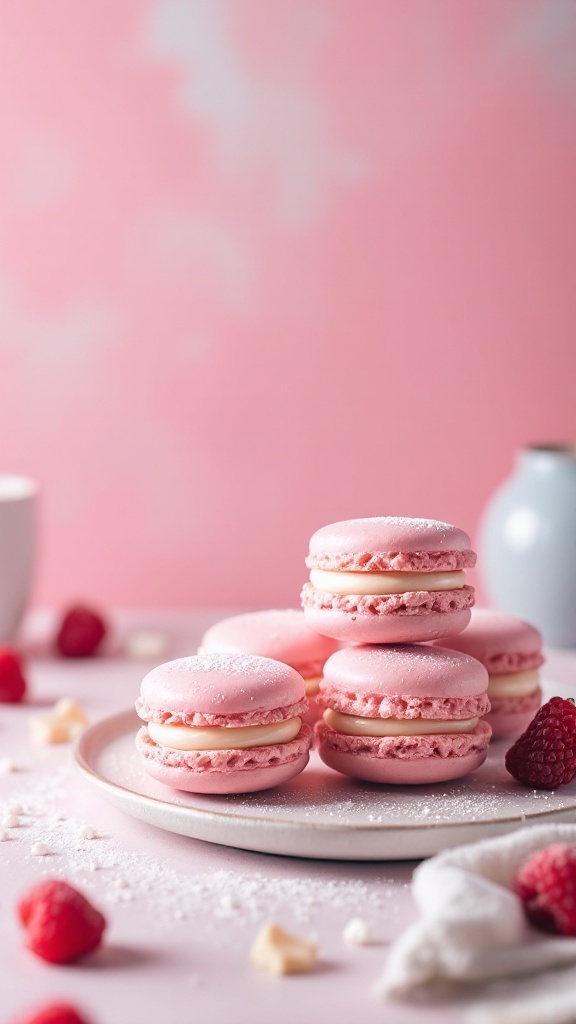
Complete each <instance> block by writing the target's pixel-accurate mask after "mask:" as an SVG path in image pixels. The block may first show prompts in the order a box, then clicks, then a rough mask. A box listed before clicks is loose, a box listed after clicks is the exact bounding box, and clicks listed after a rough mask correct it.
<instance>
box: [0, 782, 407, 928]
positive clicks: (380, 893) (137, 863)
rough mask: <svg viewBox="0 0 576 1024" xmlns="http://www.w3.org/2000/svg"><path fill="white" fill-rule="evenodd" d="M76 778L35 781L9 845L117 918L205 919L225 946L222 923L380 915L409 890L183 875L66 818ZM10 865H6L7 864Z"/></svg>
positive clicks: (217, 872) (386, 882)
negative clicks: (137, 907) (137, 906)
mask: <svg viewBox="0 0 576 1024" xmlns="http://www.w3.org/2000/svg"><path fill="white" fill-rule="evenodd" d="M73 774H74V776H75V773H73V771H72V769H71V768H69V767H66V768H62V769H60V770H58V771H57V772H55V773H54V774H52V775H45V776H43V777H41V778H38V777H36V778H35V780H34V782H33V783H31V784H29V785H28V787H27V788H26V789H25V790H22V791H21V792H20V793H18V797H19V799H20V800H21V804H22V808H23V818H24V820H23V825H24V826H25V827H23V828H22V829H21V830H20V831H19V834H18V836H17V837H12V836H11V837H10V840H9V843H8V844H7V845H9V846H10V847H11V848H12V855H13V856H14V855H17V856H18V857H20V858H25V859H30V860H34V861H36V863H37V868H36V877H37V876H38V874H40V876H41V877H52V878H64V879H66V880H67V881H68V882H70V883H71V884H73V885H77V886H78V887H79V888H81V890H82V891H83V892H86V893H87V894H91V896H92V897H93V899H94V901H95V902H96V903H97V904H98V905H99V906H102V907H105V906H106V904H109V905H114V906H115V907H116V908H117V909H116V910H115V911H114V913H115V914H117V913H120V912H121V910H122V906H123V905H125V904H130V903H139V902H140V903H142V904H143V905H145V907H146V910H147V913H148V914H149V915H150V916H151V919H153V920H154V927H155V928H159V929H164V930H166V929H171V928H172V927H173V926H174V921H183V922H186V921H187V920H189V919H192V920H196V919H197V916H198V915H202V918H203V927H204V928H208V929H209V930H210V929H212V930H214V931H217V932H218V940H219V941H222V942H223V943H225V942H226V941H232V940H233V937H232V936H231V934H230V931H229V928H228V927H226V928H223V927H222V922H223V921H226V922H227V925H234V926H237V927H245V928H251V929H253V927H254V924H255V923H257V922H260V921H262V920H263V919H266V918H267V917H269V916H271V915H284V916H286V915H288V916H292V917H293V918H294V919H295V920H297V921H299V922H308V921H311V920H313V917H314V913H315V912H318V911H320V910H322V909H326V908H331V909H333V910H336V911H341V912H342V913H345V914H346V915H350V914H351V913H353V912H356V911H357V909H358V907H360V906H362V905H365V906H366V907H369V908H370V911H371V913H375V914H376V913H377V912H379V911H381V910H382V909H383V907H385V906H386V907H388V906H389V904H390V901H391V897H393V895H394V892H395V890H396V889H399V888H404V885H403V883H398V882H395V881H394V880H392V879H389V878H387V877H386V876H385V874H384V873H383V874H382V876H381V877H380V878H379V879H377V880H376V882H377V885H376V886H375V885H374V883H373V882H371V883H370V884H368V883H367V882H365V881H363V880H359V879H345V878H344V879H336V880H334V879H329V878H326V879H319V878H317V877H316V878H314V880H312V879H310V878H308V877H307V875H306V874H304V875H303V876H302V877H298V876H296V877H294V876H290V877H285V876H281V875H280V873H279V872H273V873H272V875H267V874H265V873H264V872H261V871H258V870H255V871H244V872H238V871H236V870H225V869H214V870H203V871H195V870H194V865H193V861H191V862H190V868H189V870H186V871H180V870H178V869H176V868H173V867H171V866H169V865H168V864H167V863H166V860H165V859H163V858H161V857H158V858H156V857H153V856H151V855H149V854H147V853H145V852H143V851H142V850H136V851H131V850H129V849H126V848H125V847H123V846H122V844H121V843H119V842H118V841H117V839H115V837H114V836H113V835H112V834H110V833H109V832H104V831H102V832H101V833H100V832H99V833H98V835H96V836H95V835H93V834H92V832H93V831H94V830H93V829H92V826H90V824H89V823H88V822H83V821H81V820H80V819H79V818H77V817H70V818H64V817H63V816H62V814H61V813H60V811H59V808H60V806H61V803H62V799H63V797H64V796H65V794H66V791H67V789H68V788H69V786H70V784H71V781H73V779H72V776H73ZM7 807H8V804H7V802H4V803H3V802H2V801H0V814H1V813H3V812H4V813H6V811H7ZM88 832H90V835H88ZM16 850H17V854H16ZM7 863H8V862H7V861H5V860H4V861H3V860H2V859H0V864H3V865H4V866H5V865H6V864H7ZM378 883H380V885H378Z"/></svg>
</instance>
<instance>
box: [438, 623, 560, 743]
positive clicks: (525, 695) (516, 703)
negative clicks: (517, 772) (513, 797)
mask: <svg viewBox="0 0 576 1024" xmlns="http://www.w3.org/2000/svg"><path fill="white" fill-rule="evenodd" d="M441 645H442V647H450V648H451V649H452V650H455V651H463V652H464V654H469V655H470V656H471V657H472V658H477V659H478V661H481V662H482V664H483V665H484V666H485V668H486V669H487V670H488V674H489V682H488V696H489V698H490V705H491V710H490V714H489V715H487V718H486V721H488V722H489V723H490V725H491V726H492V735H493V736H494V738H498V737H501V736H513V735H515V734H516V733H521V732H524V730H525V729H526V728H527V727H528V725H529V724H530V722H531V721H532V719H533V718H534V715H535V714H536V712H537V711H538V708H539V707H540V705H541V703H542V690H541V689H540V678H539V673H538V669H539V668H540V665H542V663H543V661H544V657H543V655H542V637H541V635H540V633H539V632H538V630H537V629H536V627H535V626H531V625H530V624H529V623H528V622H523V621H522V619H517V618H516V617H515V616H514V615H505V614H504V613H503V612H494V611H490V610H488V609H487V608H474V609H473V610H472V618H471V620H470V624H469V625H468V626H467V627H466V629H465V630H464V631H463V632H462V633H458V634H457V636H450V637H446V638H445V639H444V640H442V642H441Z"/></svg>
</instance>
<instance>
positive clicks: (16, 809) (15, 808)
mask: <svg viewBox="0 0 576 1024" xmlns="http://www.w3.org/2000/svg"><path fill="white" fill-rule="evenodd" d="M8 811H9V813H10V814H24V808H23V807H22V804H10V806H9V807H8Z"/></svg>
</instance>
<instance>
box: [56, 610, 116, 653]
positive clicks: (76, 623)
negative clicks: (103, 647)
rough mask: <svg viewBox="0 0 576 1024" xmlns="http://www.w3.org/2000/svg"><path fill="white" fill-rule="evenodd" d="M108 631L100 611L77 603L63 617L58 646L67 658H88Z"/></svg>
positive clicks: (57, 640)
mask: <svg viewBox="0 0 576 1024" xmlns="http://www.w3.org/2000/svg"><path fill="white" fill-rule="evenodd" d="M106 633H107V627H106V623H105V621H104V619H103V618H102V616H101V615H100V614H99V612H97V611H95V610H94V609H93V608H88V607H86V605H81V604H75V605H73V606H72V607H71V608H69V609H68V611H67V612H65V614H64V616H63V617H62V621H61V623H60V627H59V629H58V634H57V636H56V646H57V648H58V650H59V652H60V654H62V655H63V656H64V657H65V658H87V657H89V655H91V654H94V652H95V651H96V649H97V647H98V646H99V645H100V643H101V642H102V640H103V639H104V637H105V636H106Z"/></svg>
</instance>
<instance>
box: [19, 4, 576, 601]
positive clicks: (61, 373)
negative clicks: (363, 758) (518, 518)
mask: <svg viewBox="0 0 576 1024" xmlns="http://www.w3.org/2000/svg"><path fill="white" fill-rule="evenodd" d="M0 20H1V25H2V31H1V32H0V95H1V103H0V137H1V153H2V155H1V161H0V175H1V181H0V218H1V230H0V373H1V377H2V402H1V404H0V438H1V442H0V444H1V463H2V466H1V468H2V469H3V470H4V471H11V472H21V473H27V474H31V475H32V476H34V477H36V478H37V479H38V480H39V481H40V484H41V488H42V493H43V497H42V534H41V559H40V564H39V569H38V576H37V586H36V592H35V600H36V602H37V603H42V604H57V603H60V602H62V601H64V600H67V599H69V598H71V597H76V596H83V597H88V598H91V599H93V600H97V601H100V602H103V603H107V604H110V603H115V604H118V605H133V606H142V605H195V606H205V607H210V606H226V607H232V606H265V605H267V604H296V603H297V602H298V594H299V590H300V585H301V583H302V581H303V579H304V577H305V570H304V566H303V558H304V555H305V553H306V549H307V541H308V537H309V534H310V533H311V532H312V531H313V530H314V529H316V528H317V527H318V526H321V525H323V524H324V523H327V522H331V521H333V520H336V519H341V518H348V517H352V516H360V515H377V514H404V515H424V516H430V517H435V518H442V519H447V520H449V521H451V522H454V523H456V524H458V525H459V526H462V527H463V528H465V529H467V530H468V531H469V532H471V533H472V535H474V534H475V531H476V529H477V524H478V520H479V516H480V513H481V510H482V507H483V505H484V502H485V500H486V498H487V497H488V495H489V494H490V493H491V492H492V491H493V489H494V487H495V486H496V484H497V483H498V482H499V481H500V480H501V479H502V478H503V477H504V476H505V475H506V473H507V472H508V469H509V467H510V465H511V462H512V458H513V453H514V451H515V449H517V448H518V446H520V445H522V444H523V443H526V442H530V441H534V440H536V441H543V440H550V439H558V438H567V437H571V436H573V435H574V433H575V414H574V408H575V397H574V391H575V386H576V385H575V380H576V343H575V341H576V287H575V284H576V280H575V265H576V264H575V255H576V253H575V249H576V185H575V182H576V4H574V2H573V0H466V3H462V0H411V2H410V3H399V2H398V0H356V2H355V3H352V2H351V0H274V2H273V3H271V2H270V0H147V2H144V0H87V2H83V3H78V0H18V3H13V2H12V0H0Z"/></svg>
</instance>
